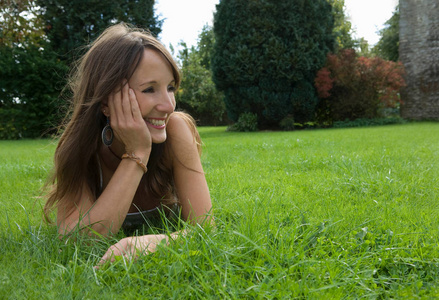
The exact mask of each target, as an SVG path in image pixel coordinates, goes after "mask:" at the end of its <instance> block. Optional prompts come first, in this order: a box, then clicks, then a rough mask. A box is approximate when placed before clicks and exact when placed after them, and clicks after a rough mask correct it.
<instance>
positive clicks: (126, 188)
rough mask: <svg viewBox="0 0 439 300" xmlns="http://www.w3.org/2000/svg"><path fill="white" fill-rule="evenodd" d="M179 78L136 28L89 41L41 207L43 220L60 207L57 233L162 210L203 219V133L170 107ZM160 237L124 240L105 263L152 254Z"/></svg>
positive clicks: (113, 228) (108, 228) (118, 28)
mask: <svg viewBox="0 0 439 300" xmlns="http://www.w3.org/2000/svg"><path fill="white" fill-rule="evenodd" d="M179 84H180V75H179V71H178V67H177V65H176V64H175V62H174V60H173V58H172V56H171V55H170V54H169V52H168V51H167V50H166V49H165V48H164V47H163V45H162V44H161V43H160V42H158V41H157V40H156V39H155V38H154V37H152V36H151V35H149V34H147V33H145V32H143V31H142V30H139V29H134V28H131V27H129V26H127V25H124V24H118V25H114V26H112V27H110V28H108V29H107V30H106V31H105V32H104V33H103V34H102V35H101V36H100V37H99V38H98V39H97V40H96V41H95V42H93V43H92V44H91V46H90V48H89V50H88V51H87V53H86V54H85V55H84V56H83V57H82V58H81V59H80V60H79V62H78V66H77V68H76V70H75V72H74V74H73V76H72V78H71V81H70V88H71V90H72V92H73V99H72V100H73V101H72V102H73V105H72V113H71V119H70V120H69V122H68V123H67V124H66V126H65V130H64V132H63V134H62V136H61V138H60V140H59V144H58V146H57V148H56V152H55V168H54V174H53V178H52V181H51V182H52V183H53V189H52V190H51V192H50V193H49V195H48V200H47V203H46V205H45V208H44V210H45V214H46V218H48V216H49V214H50V212H51V211H52V210H53V209H56V211H57V224H58V228H59V229H58V230H59V233H60V235H61V236H66V235H69V233H72V232H73V231H77V230H79V231H80V232H81V233H86V234H89V235H103V236H108V235H111V234H115V233H117V232H119V230H120V229H123V230H127V231H132V230H133V229H135V228H138V227H142V225H143V224H144V223H145V222H146V221H148V219H151V218H154V217H157V216H159V215H160V214H165V215H167V216H172V215H176V214H177V215H179V214H181V217H182V218H183V219H184V220H187V221H189V222H191V223H197V222H198V223H201V222H204V221H205V219H209V217H208V215H207V214H208V213H209V211H210V209H211V200H210V195H209V189H208V187H207V183H206V179H205V176H204V173H203V169H202V165H201V161H200V155H199V154H200V137H199V135H198V132H197V130H196V127H195V124H194V121H193V119H192V118H191V117H190V116H189V115H187V114H184V113H176V112H174V108H175V97H174V92H175V90H176V89H177V88H178V86H179ZM178 234H179V233H174V234H172V235H171V237H173V238H174V237H176V236H178ZM163 239H165V240H166V241H167V240H168V236H167V235H144V236H132V237H127V238H124V239H122V240H120V241H119V242H118V243H117V244H115V245H113V246H112V247H110V248H109V249H108V251H107V253H106V254H105V255H104V256H103V258H102V262H103V261H107V260H111V261H113V260H114V256H118V255H126V256H131V255H135V253H136V252H137V251H139V250H140V251H144V252H152V251H154V250H155V247H156V245H157V244H158V243H159V242H160V241H162V240H163Z"/></svg>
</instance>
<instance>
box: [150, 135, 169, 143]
mask: <svg viewBox="0 0 439 300" xmlns="http://www.w3.org/2000/svg"><path fill="white" fill-rule="evenodd" d="M165 141H166V135H165V136H160V137H154V136H153V137H152V142H153V143H154V144H161V143H164V142H165Z"/></svg>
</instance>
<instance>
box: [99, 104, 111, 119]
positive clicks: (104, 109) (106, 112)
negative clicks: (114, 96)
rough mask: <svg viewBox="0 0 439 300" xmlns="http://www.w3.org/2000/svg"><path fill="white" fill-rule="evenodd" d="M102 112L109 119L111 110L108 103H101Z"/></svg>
mask: <svg viewBox="0 0 439 300" xmlns="http://www.w3.org/2000/svg"><path fill="white" fill-rule="evenodd" d="M101 112H102V113H103V114H104V115H105V116H106V117H109V116H110V108H108V102H107V101H102V102H101Z"/></svg>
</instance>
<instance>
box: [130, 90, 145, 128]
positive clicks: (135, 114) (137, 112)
mask: <svg viewBox="0 0 439 300" xmlns="http://www.w3.org/2000/svg"><path fill="white" fill-rule="evenodd" d="M129 97H130V103H131V111H132V114H133V118H134V120H140V119H143V117H142V113H141V112H140V107H139V102H137V98H136V94H135V93H134V90H133V89H130V90H129Z"/></svg>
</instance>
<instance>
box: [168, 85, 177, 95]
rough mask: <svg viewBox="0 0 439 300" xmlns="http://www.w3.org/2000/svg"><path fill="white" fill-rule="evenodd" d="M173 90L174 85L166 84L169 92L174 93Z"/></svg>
mask: <svg viewBox="0 0 439 300" xmlns="http://www.w3.org/2000/svg"><path fill="white" fill-rule="evenodd" d="M175 90H176V88H175V86H173V85H170V86H168V91H169V92H171V93H174V92H175Z"/></svg>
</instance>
